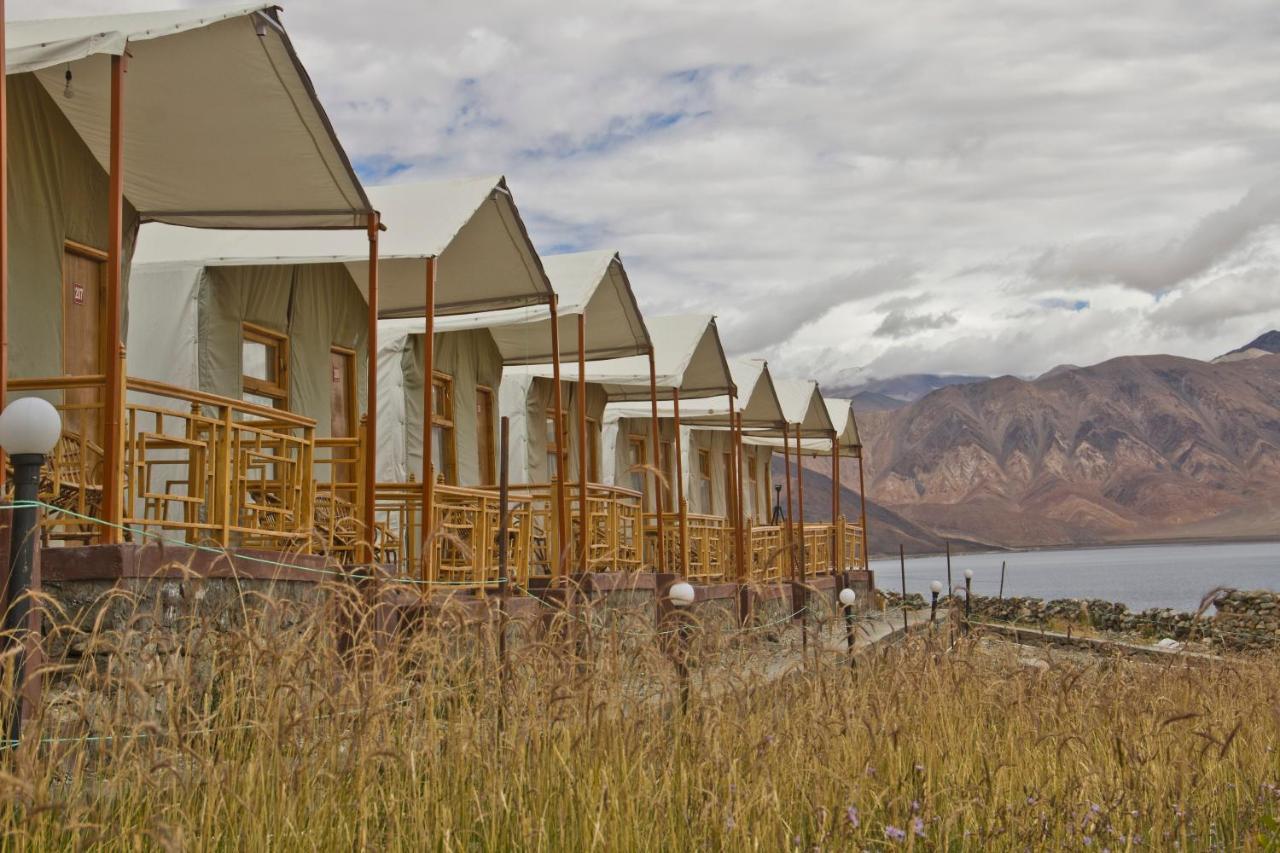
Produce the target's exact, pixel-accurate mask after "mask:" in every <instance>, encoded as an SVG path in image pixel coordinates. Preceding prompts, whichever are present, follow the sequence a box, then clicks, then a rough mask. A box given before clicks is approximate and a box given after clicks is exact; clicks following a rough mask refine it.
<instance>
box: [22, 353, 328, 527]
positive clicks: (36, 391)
mask: <svg viewBox="0 0 1280 853" xmlns="http://www.w3.org/2000/svg"><path fill="white" fill-rule="evenodd" d="M9 390H10V394H11V396H12V397H20V396H29V395H40V396H43V397H46V398H48V399H50V401H51V402H52V403H53V404H54V406H55V407H56V408H58V410H59V411H60V412H61V414H62V418H63V435H62V438H61V439H60V440H59V443H58V446H57V447H56V448H55V451H54V453H53V454H52V458H51V460H50V464H49V465H48V466H47V469H48V470H47V473H46V482H44V483H42V485H41V490H40V493H41V497H42V499H43V500H46V501H47V502H49V503H51V504H54V505H57V506H60V507H63V508H66V509H68V510H70V511H71V512H74V513H76V514H78V515H82V516H89V517H93V518H97V517H98V516H100V514H101V507H102V496H103V488H104V484H105V483H106V482H107V479H108V478H107V477H106V476H105V472H104V471H103V459H104V458H105V455H106V454H105V453H104V452H103V447H102V444H101V436H102V435H104V434H105V428H104V427H105V425H104V422H103V419H104V415H105V411H104V404H103V402H102V401H103V400H104V399H105V396H106V395H105V391H106V378H105V377H103V376H96V375H95V376H59V377H47V378H39V379H14V380H11V381H10V382H9ZM125 391H126V400H125V408H124V412H123V423H124V429H123V430H122V433H121V441H122V445H123V447H122V448H121V450H122V452H121V453H120V455H119V458H120V460H121V470H120V471H119V472H118V474H117V482H119V483H120V484H121V494H122V497H123V500H122V503H121V507H122V512H121V518H120V519H119V523H120V524H121V525H122V526H123V527H124V528H125V531H124V538H126V539H132V538H134V537H136V536H137V535H138V534H139V533H140V532H142V531H146V532H153V533H162V534H164V535H165V536H166V537H170V538H176V539H180V540H182V541H186V542H188V543H192V544H196V543H209V542H212V543H216V544H217V545H219V546H221V547H230V546H235V545H244V546H257V547H271V548H277V549H281V550H284V549H295V550H302V551H305V550H308V549H309V546H310V538H311V517H312V499H313V480H312V476H311V464H312V450H313V446H314V438H315V422H314V421H312V420H310V419H309V418H304V417H301V416H299V415H294V414H291V413H289V412H283V411H278V410H275V409H269V408H266V407H263V406H257V405H254V404H252V403H244V402H241V401H239V400H232V399H229V398H226V397H219V396H217V395H214V394H205V393H203V392H200V391H192V390H189V389H185V388H179V387H177V386H173V385H168V384H166V383H163V382H155V381H152V380H146V379H137V378H133V377H129V378H127V379H126V380H125ZM107 521H110V519H107ZM44 524H45V529H44V531H43V535H44V537H45V540H46V542H50V543H55V542H63V543H65V542H75V543H86V542H90V541H98V540H101V539H102V538H103V532H104V531H103V527H102V525H101V524H98V523H96V522H93V521H89V520H87V519H84V518H76V517H74V516H70V515H67V514H63V513H49V514H48V515H47V517H46V519H45V522H44Z"/></svg>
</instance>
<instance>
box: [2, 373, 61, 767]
mask: <svg viewBox="0 0 1280 853" xmlns="http://www.w3.org/2000/svg"><path fill="white" fill-rule="evenodd" d="M60 435H62V418H61V416H60V415H59V414H58V410H57V409H55V408H54V407H53V405H52V404H51V403H49V401H47V400H42V399H40V398H39V397H24V398H22V399H21V400H14V401H13V402H12V403H10V404H9V405H8V406H6V407H5V409H4V411H3V412H0V447H3V448H4V450H5V452H6V453H8V454H9V458H10V459H11V460H12V461H13V498H14V505H15V508H14V510H13V521H12V524H11V525H10V528H9V583H8V598H7V604H8V609H7V610H6V611H5V618H4V627H5V630H6V631H7V632H8V634H9V643H10V648H15V650H16V654H15V655H14V668H13V669H14V678H15V681H14V687H15V689H14V691H13V692H14V703H13V710H12V716H11V717H10V718H9V721H8V725H7V727H6V732H7V734H8V737H9V740H10V741H11V742H14V743H16V742H17V740H18V737H19V735H20V734H21V733H22V694H23V690H24V688H25V686H26V680H27V677H26V668H27V667H26V656H27V654H26V647H27V637H26V632H27V630H28V627H29V626H28V624H27V623H28V621H29V617H30V612H31V599H30V596H29V594H28V593H29V592H30V589H31V572H32V566H33V565H34V564H35V549H36V523H37V514H36V506H35V503H36V499H37V498H38V497H39V487H40V468H41V466H43V465H44V457H45V455H46V454H48V453H49V451H51V450H53V447H54V445H55V444H57V443H58V437H59V436H60Z"/></svg>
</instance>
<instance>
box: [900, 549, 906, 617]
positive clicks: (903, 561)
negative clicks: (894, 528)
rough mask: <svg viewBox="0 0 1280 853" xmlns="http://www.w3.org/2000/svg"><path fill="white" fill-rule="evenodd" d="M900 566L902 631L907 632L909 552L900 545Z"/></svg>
mask: <svg viewBox="0 0 1280 853" xmlns="http://www.w3.org/2000/svg"><path fill="white" fill-rule="evenodd" d="M898 565H899V567H901V569H902V630H903V632H904V633H905V632H906V630H907V552H906V549H905V548H903V547H902V543H898Z"/></svg>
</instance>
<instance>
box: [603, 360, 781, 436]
mask: <svg viewBox="0 0 1280 853" xmlns="http://www.w3.org/2000/svg"><path fill="white" fill-rule="evenodd" d="M729 369H730V370H731V371H732V372H733V381H734V384H735V385H737V387H738V390H739V392H745V393H746V395H747V398H746V401H745V402H743V401H738V402H739V408H738V411H739V413H740V414H741V415H742V426H743V429H761V428H770V427H781V426H782V424H783V423H785V419H784V417H783V413H782V404H781V403H780V402H778V394H777V391H776V390H775V389H774V385H773V377H772V376H771V375H770V373H769V365H768V363H767V362H765V361H764V360H763V359H744V358H735V359H732V360H731V361H730V362H729ZM609 411H610V412H611V413H613V414H616V416H617V417H623V418H648V417H651V416H652V414H653V412H652V409H651V408H650V406H649V405H648V404H647V403H641V402H626V403H616V404H610V406H609ZM674 415H675V407H674V406H673V405H672V404H671V403H669V402H665V401H664V402H662V403H659V404H658V417H659V418H671V417H674ZM680 422H681V423H682V424H687V425H689V426H698V427H703V428H707V429H728V428H729V398H728V396H720V397H710V398H707V399H701V400H692V401H690V402H689V404H688V405H683V404H682V405H681V406H680Z"/></svg>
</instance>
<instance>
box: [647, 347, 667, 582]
mask: <svg viewBox="0 0 1280 853" xmlns="http://www.w3.org/2000/svg"><path fill="white" fill-rule="evenodd" d="M649 409H650V412H651V414H650V417H649V432H650V433H652V435H653V439H652V440H653V472H652V474H653V509H654V514H655V517H656V520H657V527H658V553H657V564H656V567H657V570H658V571H660V572H665V571H666V570H667V551H666V548H667V542H666V536H665V533H666V523H665V521H664V520H663V518H662V512H663V505H662V504H663V501H662V481H663V479H664V477H665V476H667V475H668V474H669V473H670V471H671V464H670V463H671V460H669V459H668V460H667V465H666V466H665V467H664V466H663V464H662V435H661V432H660V430H659V424H658V367H657V364H656V363H655V362H654V356H653V347H649Z"/></svg>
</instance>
